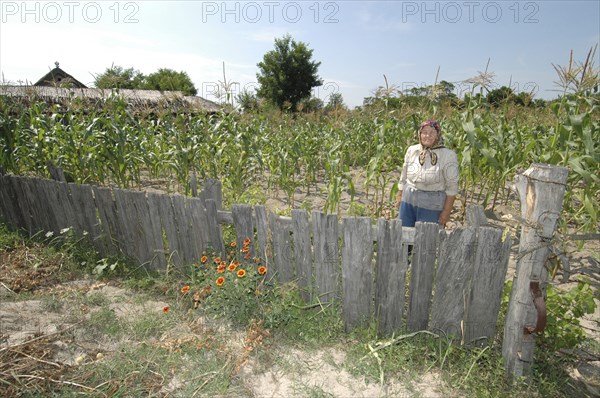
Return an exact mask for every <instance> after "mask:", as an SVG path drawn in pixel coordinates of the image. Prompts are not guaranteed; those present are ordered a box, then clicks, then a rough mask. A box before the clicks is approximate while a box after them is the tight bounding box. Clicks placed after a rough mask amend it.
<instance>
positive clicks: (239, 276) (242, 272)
mask: <svg viewBox="0 0 600 398" xmlns="http://www.w3.org/2000/svg"><path fill="white" fill-rule="evenodd" d="M245 276H246V270H245V269H241V270H239V271H238V272H237V277H238V278H243V277H245Z"/></svg>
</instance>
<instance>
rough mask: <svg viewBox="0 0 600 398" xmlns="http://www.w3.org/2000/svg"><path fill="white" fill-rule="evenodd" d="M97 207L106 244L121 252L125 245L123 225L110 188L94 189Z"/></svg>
mask: <svg viewBox="0 0 600 398" xmlns="http://www.w3.org/2000/svg"><path fill="white" fill-rule="evenodd" d="M92 191H93V192H94V197H95V198H96V205H97V206H98V215H99V216H100V222H101V223H102V229H103V231H104V233H105V235H106V236H105V242H106V245H107V246H108V247H113V248H115V249H117V250H114V252H117V253H118V252H120V251H121V247H122V245H123V243H122V242H121V236H122V235H123V233H122V232H121V225H119V221H118V218H117V207H116V204H115V202H114V199H113V194H112V191H111V189H110V188H104V187H96V186H95V187H93V188H92Z"/></svg>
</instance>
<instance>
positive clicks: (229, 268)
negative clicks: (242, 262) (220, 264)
mask: <svg viewBox="0 0 600 398" xmlns="http://www.w3.org/2000/svg"><path fill="white" fill-rule="evenodd" d="M236 268H237V264H236V263H235V262H233V263H231V264H229V267H227V270H228V271H235V269H236Z"/></svg>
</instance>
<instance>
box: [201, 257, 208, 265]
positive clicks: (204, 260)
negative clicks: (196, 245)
mask: <svg viewBox="0 0 600 398" xmlns="http://www.w3.org/2000/svg"><path fill="white" fill-rule="evenodd" d="M207 261H208V257H206V256H202V258H201V259H200V262H201V263H202V264H204V263H205V262H207Z"/></svg>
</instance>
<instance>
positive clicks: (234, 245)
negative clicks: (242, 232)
mask: <svg viewBox="0 0 600 398" xmlns="http://www.w3.org/2000/svg"><path fill="white" fill-rule="evenodd" d="M229 246H231V247H236V246H237V243H235V242H231V243H230V244H229Z"/></svg>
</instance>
